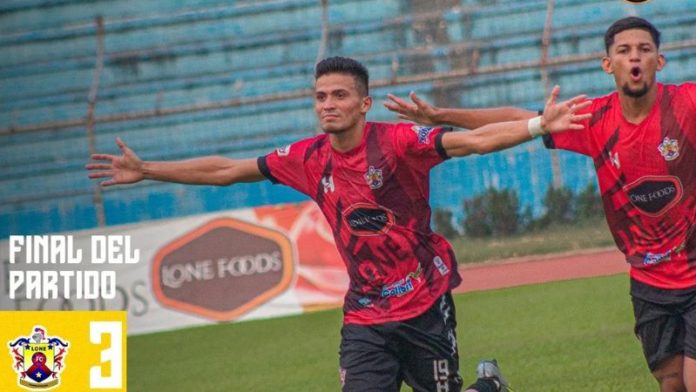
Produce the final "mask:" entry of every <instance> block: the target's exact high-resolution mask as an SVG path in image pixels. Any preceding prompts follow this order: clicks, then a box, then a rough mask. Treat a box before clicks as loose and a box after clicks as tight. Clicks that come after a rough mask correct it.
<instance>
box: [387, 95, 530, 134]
mask: <svg viewBox="0 0 696 392" xmlns="http://www.w3.org/2000/svg"><path fill="white" fill-rule="evenodd" d="M409 97H410V98H411V102H407V101H405V100H403V99H401V98H399V97H397V96H395V95H392V94H388V95H387V98H388V99H389V100H388V101H386V102H384V106H385V107H386V108H387V109H389V110H391V111H392V112H395V113H396V114H397V116H398V117H399V118H400V119H403V120H409V121H413V122H414V123H416V124H421V125H452V126H455V127H461V128H466V129H476V128H480V127H482V126H484V125H487V124H492V123H496V122H501V121H516V120H528V119H530V118H532V117H535V116H536V115H537V114H536V112H532V111H529V110H524V109H519V108H515V107H512V106H504V107H498V108H487V109H454V108H439V107H436V106H433V105H431V104H429V103H428V102H426V101H424V100H422V99H420V98H418V96H417V95H416V93H414V92H411V93H410V94H409Z"/></svg>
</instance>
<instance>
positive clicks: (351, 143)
mask: <svg viewBox="0 0 696 392" xmlns="http://www.w3.org/2000/svg"><path fill="white" fill-rule="evenodd" d="M364 133H365V120H364V119H363V120H362V121H358V123H357V124H355V126H353V127H352V128H350V129H346V130H344V131H342V132H336V133H330V134H329V140H330V141H331V147H333V149H334V150H336V151H338V152H348V151H350V150H352V149H354V148H355V147H357V146H359V145H360V142H362V138H363V134H364Z"/></svg>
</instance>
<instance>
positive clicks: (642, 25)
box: [604, 16, 660, 54]
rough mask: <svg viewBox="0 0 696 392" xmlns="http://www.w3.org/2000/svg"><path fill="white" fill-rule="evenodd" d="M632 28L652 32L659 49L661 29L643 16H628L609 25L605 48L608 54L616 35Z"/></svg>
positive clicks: (605, 35)
mask: <svg viewBox="0 0 696 392" xmlns="http://www.w3.org/2000/svg"><path fill="white" fill-rule="evenodd" d="M632 29H640V30H645V31H647V32H648V33H650V35H651V36H652V39H653V41H654V42H655V47H657V48H658V49H659V48H660V31H659V30H658V29H657V28H656V27H655V26H653V24H652V23H650V22H648V21H647V20H645V19H643V18H639V17H637V16H628V17H626V18H623V19H619V20H617V21H616V22H614V23H613V24H612V25H611V26H609V28H608V29H607V32H606V33H604V49H605V50H606V51H607V54H609V48H610V47H611V46H612V45H614V37H616V34H619V33H620V32H622V31H625V30H632Z"/></svg>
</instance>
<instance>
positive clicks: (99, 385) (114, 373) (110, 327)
mask: <svg viewBox="0 0 696 392" xmlns="http://www.w3.org/2000/svg"><path fill="white" fill-rule="evenodd" d="M121 328H122V327H121V322H120V321H91V322H90V323H89V341H90V342H91V343H94V344H101V342H102V335H104V334H109V335H111V347H109V348H107V349H106V350H102V351H101V359H100V360H101V363H104V362H110V363H111V371H110V372H109V373H110V376H108V377H104V376H103V375H102V372H101V370H102V369H101V368H102V367H101V365H99V366H92V367H91V368H90V369H89V387H90V388H94V389H107V388H121V387H122V385H121V384H122V380H121V375H122V371H123V369H122V368H123V357H122V347H123V341H122V338H121Z"/></svg>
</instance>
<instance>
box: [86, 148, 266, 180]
mask: <svg viewBox="0 0 696 392" xmlns="http://www.w3.org/2000/svg"><path fill="white" fill-rule="evenodd" d="M116 144H117V145H118V147H119V149H120V150H121V152H122V155H111V154H93V155H92V159H93V160H95V161H102V162H103V163H88V164H87V165H86V166H85V167H86V168H87V170H89V178H106V179H107V180H106V181H102V182H101V185H102V186H111V185H117V184H132V183H136V182H139V181H142V180H157V181H165V182H178V183H182V184H196V185H231V184H234V183H238V182H256V181H261V180H264V179H266V177H264V176H263V174H261V171H259V168H258V165H257V164H256V159H243V160H235V159H229V158H224V157H220V156H207V157H201V158H193V159H188V160H184V161H168V162H154V161H143V160H141V159H140V158H139V157H138V156H137V155H136V154H135V152H133V150H131V149H130V148H129V147H128V146H127V145H126V143H124V142H123V141H122V140H121V139H120V138H117V139H116Z"/></svg>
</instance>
